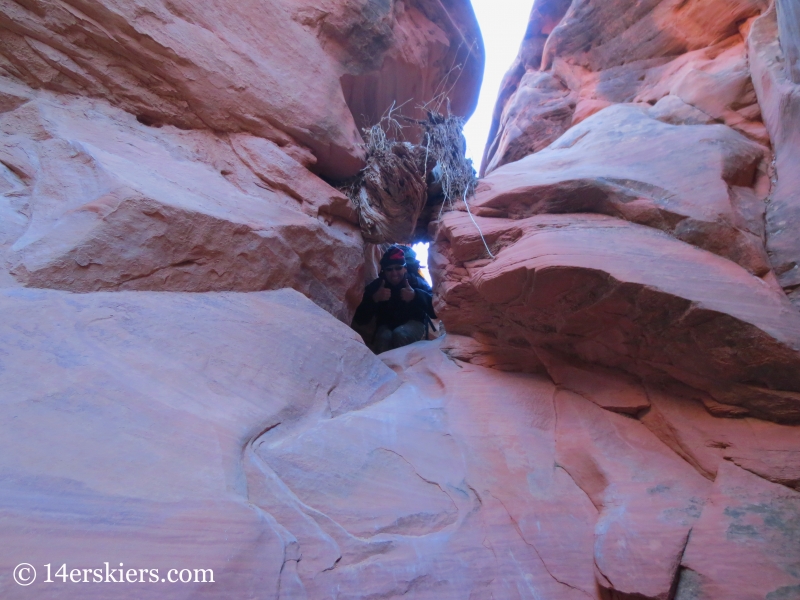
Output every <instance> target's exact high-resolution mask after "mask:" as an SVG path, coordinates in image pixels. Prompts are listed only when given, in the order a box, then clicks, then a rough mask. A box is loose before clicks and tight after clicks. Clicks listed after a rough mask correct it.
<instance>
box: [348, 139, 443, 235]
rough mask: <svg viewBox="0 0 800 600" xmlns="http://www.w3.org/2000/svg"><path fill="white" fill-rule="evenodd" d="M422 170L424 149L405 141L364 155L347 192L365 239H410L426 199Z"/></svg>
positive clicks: (424, 169)
mask: <svg viewBox="0 0 800 600" xmlns="http://www.w3.org/2000/svg"><path fill="white" fill-rule="evenodd" d="M426 171H427V169H426V168H425V149H424V148H421V147H419V146H414V145H412V144H409V143H408V142H395V143H389V144H387V147H385V148H384V149H382V150H381V151H379V152H376V153H374V154H372V155H371V156H370V157H369V158H368V160H367V166H366V167H365V168H364V170H363V171H362V172H361V173H360V174H359V177H358V179H357V180H356V182H355V183H354V184H353V188H352V193H351V198H352V199H353V201H354V202H355V204H356V212H357V213H358V220H359V223H360V225H361V233H362V235H363V236H364V239H365V240H366V241H367V242H371V243H373V244H382V243H387V242H389V243H394V242H404V241H409V240H410V238H411V236H412V234H413V233H414V230H415V229H416V226H417V219H418V218H419V215H420V213H421V212H422V209H423V208H424V206H425V202H426V201H427V199H428V187H427V185H426V183H425V174H426Z"/></svg>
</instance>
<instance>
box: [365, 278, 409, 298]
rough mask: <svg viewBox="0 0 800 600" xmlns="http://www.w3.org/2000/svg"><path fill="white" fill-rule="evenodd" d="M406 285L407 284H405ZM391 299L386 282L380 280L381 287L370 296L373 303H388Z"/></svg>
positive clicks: (390, 291)
mask: <svg viewBox="0 0 800 600" xmlns="http://www.w3.org/2000/svg"><path fill="white" fill-rule="evenodd" d="M406 283H407V282H406ZM391 297H392V290H390V289H389V288H387V287H386V282H385V281H384V280H383V279H381V287H379V288H378V290H377V291H376V292H375V293H374V294H372V300H373V302H388V301H389V298H391Z"/></svg>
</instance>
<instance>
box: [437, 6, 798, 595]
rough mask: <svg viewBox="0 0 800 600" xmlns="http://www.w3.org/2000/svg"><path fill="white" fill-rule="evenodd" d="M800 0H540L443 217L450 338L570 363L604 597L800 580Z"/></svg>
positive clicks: (569, 390)
mask: <svg viewBox="0 0 800 600" xmlns="http://www.w3.org/2000/svg"><path fill="white" fill-rule="evenodd" d="M799 14H800V13H798V9H797V3H796V2H786V1H783V0H777V1H776V2H774V3H772V2H767V1H763V2H762V1H760V0H753V1H747V0H744V1H741V2H695V3H691V2H690V3H686V2H668V1H659V0H651V1H649V2H633V1H629V0H614V1H611V2H601V1H594V0H585V1H584V0H576V1H574V2H572V3H568V2H562V1H559V0H549V1H548V0H541V1H537V2H536V5H535V6H534V9H533V11H532V13H531V20H530V23H529V27H528V31H527V34H526V37H525V40H524V41H523V43H522V46H521V48H520V53H519V56H518V57H517V60H516V61H515V63H514V64H513V65H512V67H511V69H510V70H509V72H508V73H507V75H506V77H505V79H504V81H503V84H502V86H501V90H500V96H499V98H498V101H497V105H496V108H495V113H494V123H493V126H492V131H491V133H490V139H489V143H488V144H487V147H486V151H485V154H484V162H483V167H482V168H483V170H484V172H485V173H486V176H485V177H484V178H482V180H481V181H480V182H479V185H478V187H477V190H476V194H475V196H474V197H473V198H470V199H468V202H469V208H470V209H471V212H472V214H471V215H468V214H467V212H466V208H467V207H465V206H464V204H463V203H461V204H460V205H457V206H456V209H457V210H455V211H452V212H450V213H448V214H445V215H444V216H443V218H441V219H440V220H439V222H438V223H437V224H436V243H435V245H434V247H433V249H432V251H431V261H432V265H431V266H432V272H433V275H434V280H435V282H436V284H437V285H436V299H435V305H436V309H437V313H438V314H439V316H440V317H441V318H442V320H443V322H444V325H445V328H446V329H447V331H448V335H447V336H446V337H445V338H444V339H443V340H442V342H441V349H442V350H443V351H444V352H445V353H446V354H447V355H448V356H450V357H451V358H452V359H454V360H458V361H467V362H469V363H470V364H472V365H480V366H483V367H490V368H491V369H492V370H495V371H496V372H498V373H500V372H508V371H522V372H526V373H530V374H531V377H544V376H546V377H548V378H549V379H550V380H551V381H553V382H554V384H555V385H556V392H555V396H554V406H555V413H556V427H555V436H556V438H555V439H556V444H555V461H556V464H557V465H558V468H561V469H564V470H565V471H566V472H567V473H568V474H569V475H570V477H571V479H572V480H573V481H574V482H575V483H576V484H577V485H578V486H579V487H580V488H581V489H582V490H583V491H584V492H585V493H586V494H587V496H588V498H589V499H590V500H591V502H592V504H593V506H594V507H595V508H596V509H597V517H596V521H595V525H594V544H593V563H594V564H593V568H594V576H595V582H596V586H597V591H596V592H595V593H596V594H597V595H598V596H600V597H603V598H614V599H617V598H618V599H632V598H637V599H641V598H659V599H663V600H718V599H722V598H725V599H727V598H731V599H742V600H744V599H748V600H756V599H769V600H777V599H778V598H798V597H800V585H798V578H800V554H798V551H799V549H800V537H798V536H800V520H799V519H800V494H798V489H799V486H800V484H799V483H798V477H799V476H800V463H798V458H799V457H800V452H798V450H799V449H800V445H799V444H800V431H798V424H800V379H798V373H800V313H798V310H797V300H798V295H797V294H798V292H797V290H798V289H800V276H797V277H796V276H795V275H796V274H797V273H800V270H798V268H796V263H800V251H798V242H797V239H798V236H797V231H796V229H797V228H796V224H797V222H800V220H799V219H798V207H800V201H798V198H800V197H799V196H798V195H797V189H798V188H800V182H799V181H797V177H796V174H797V173H800V155H798V153H797V148H800V141H799V140H798V137H797V135H796V133H797V132H798V131H800V130H799V129H798V125H799V124H800V116H798V115H800V113H798V110H797V106H798V104H797V102H796V100H797V98H799V97H800V94H798V93H797V89H798V84H800V75H798V73H800V71H798V63H797V60H798V52H800V51H799V50H798V48H800V28H798V25H797V23H798V19H797V17H798V15H799ZM473 216H474V218H473ZM505 376H507V375H506V374H505V373H504V374H502V375H498V377H505ZM595 597H597V596H595Z"/></svg>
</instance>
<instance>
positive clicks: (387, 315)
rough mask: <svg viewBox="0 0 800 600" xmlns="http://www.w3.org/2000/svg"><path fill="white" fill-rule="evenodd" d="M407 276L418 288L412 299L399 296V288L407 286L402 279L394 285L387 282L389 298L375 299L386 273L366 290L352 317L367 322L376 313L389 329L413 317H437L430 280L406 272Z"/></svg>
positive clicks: (420, 318)
mask: <svg viewBox="0 0 800 600" xmlns="http://www.w3.org/2000/svg"><path fill="white" fill-rule="evenodd" d="M406 278H407V279H408V283H409V285H410V286H411V288H412V289H413V290H414V292H415V294H414V299H413V300H412V301H411V302H403V299H402V298H401V297H400V290H401V289H403V287H405V282H400V285H397V286H394V287H392V286H390V285H389V284H388V282H387V283H386V287H387V288H389V289H390V290H392V297H391V298H390V299H389V300H387V301H386V302H375V301H374V300H373V299H372V295H373V294H374V293H375V292H377V291H378V288H379V287H381V281H383V277H378V278H377V279H376V280H375V281H373V282H371V283H370V284H369V285H368V286H367V288H366V289H365V290H364V298H363V299H362V300H361V304H359V305H358V308H357V309H356V314H355V317H353V320H354V321H355V322H356V323H361V324H363V323H368V322H369V320H370V319H372V317H373V316H377V317H378V320H377V326H378V327H380V326H381V325H386V326H387V327H389V328H390V329H395V328H396V327H400V325H404V324H406V323H408V322H409V321H412V320H413V321H419V322H421V323H424V322H425V321H426V316H427V317H432V318H436V314H435V313H434V312H433V291H432V290H431V287H430V286H429V285H428V282H427V281H425V280H424V279H422V278H421V277H417V276H416V275H412V274H411V273H409V274H407V275H406Z"/></svg>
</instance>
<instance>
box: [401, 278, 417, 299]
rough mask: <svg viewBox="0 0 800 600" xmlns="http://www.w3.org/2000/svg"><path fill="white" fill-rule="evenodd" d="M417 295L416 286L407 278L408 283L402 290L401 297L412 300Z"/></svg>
mask: <svg viewBox="0 0 800 600" xmlns="http://www.w3.org/2000/svg"><path fill="white" fill-rule="evenodd" d="M415 295H416V292H415V291H414V288H412V287H411V284H409V283H408V279H406V285H405V286H404V287H403V289H401V290H400V298H402V299H403V302H411V301H412V300H413V299H414V296H415Z"/></svg>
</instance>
